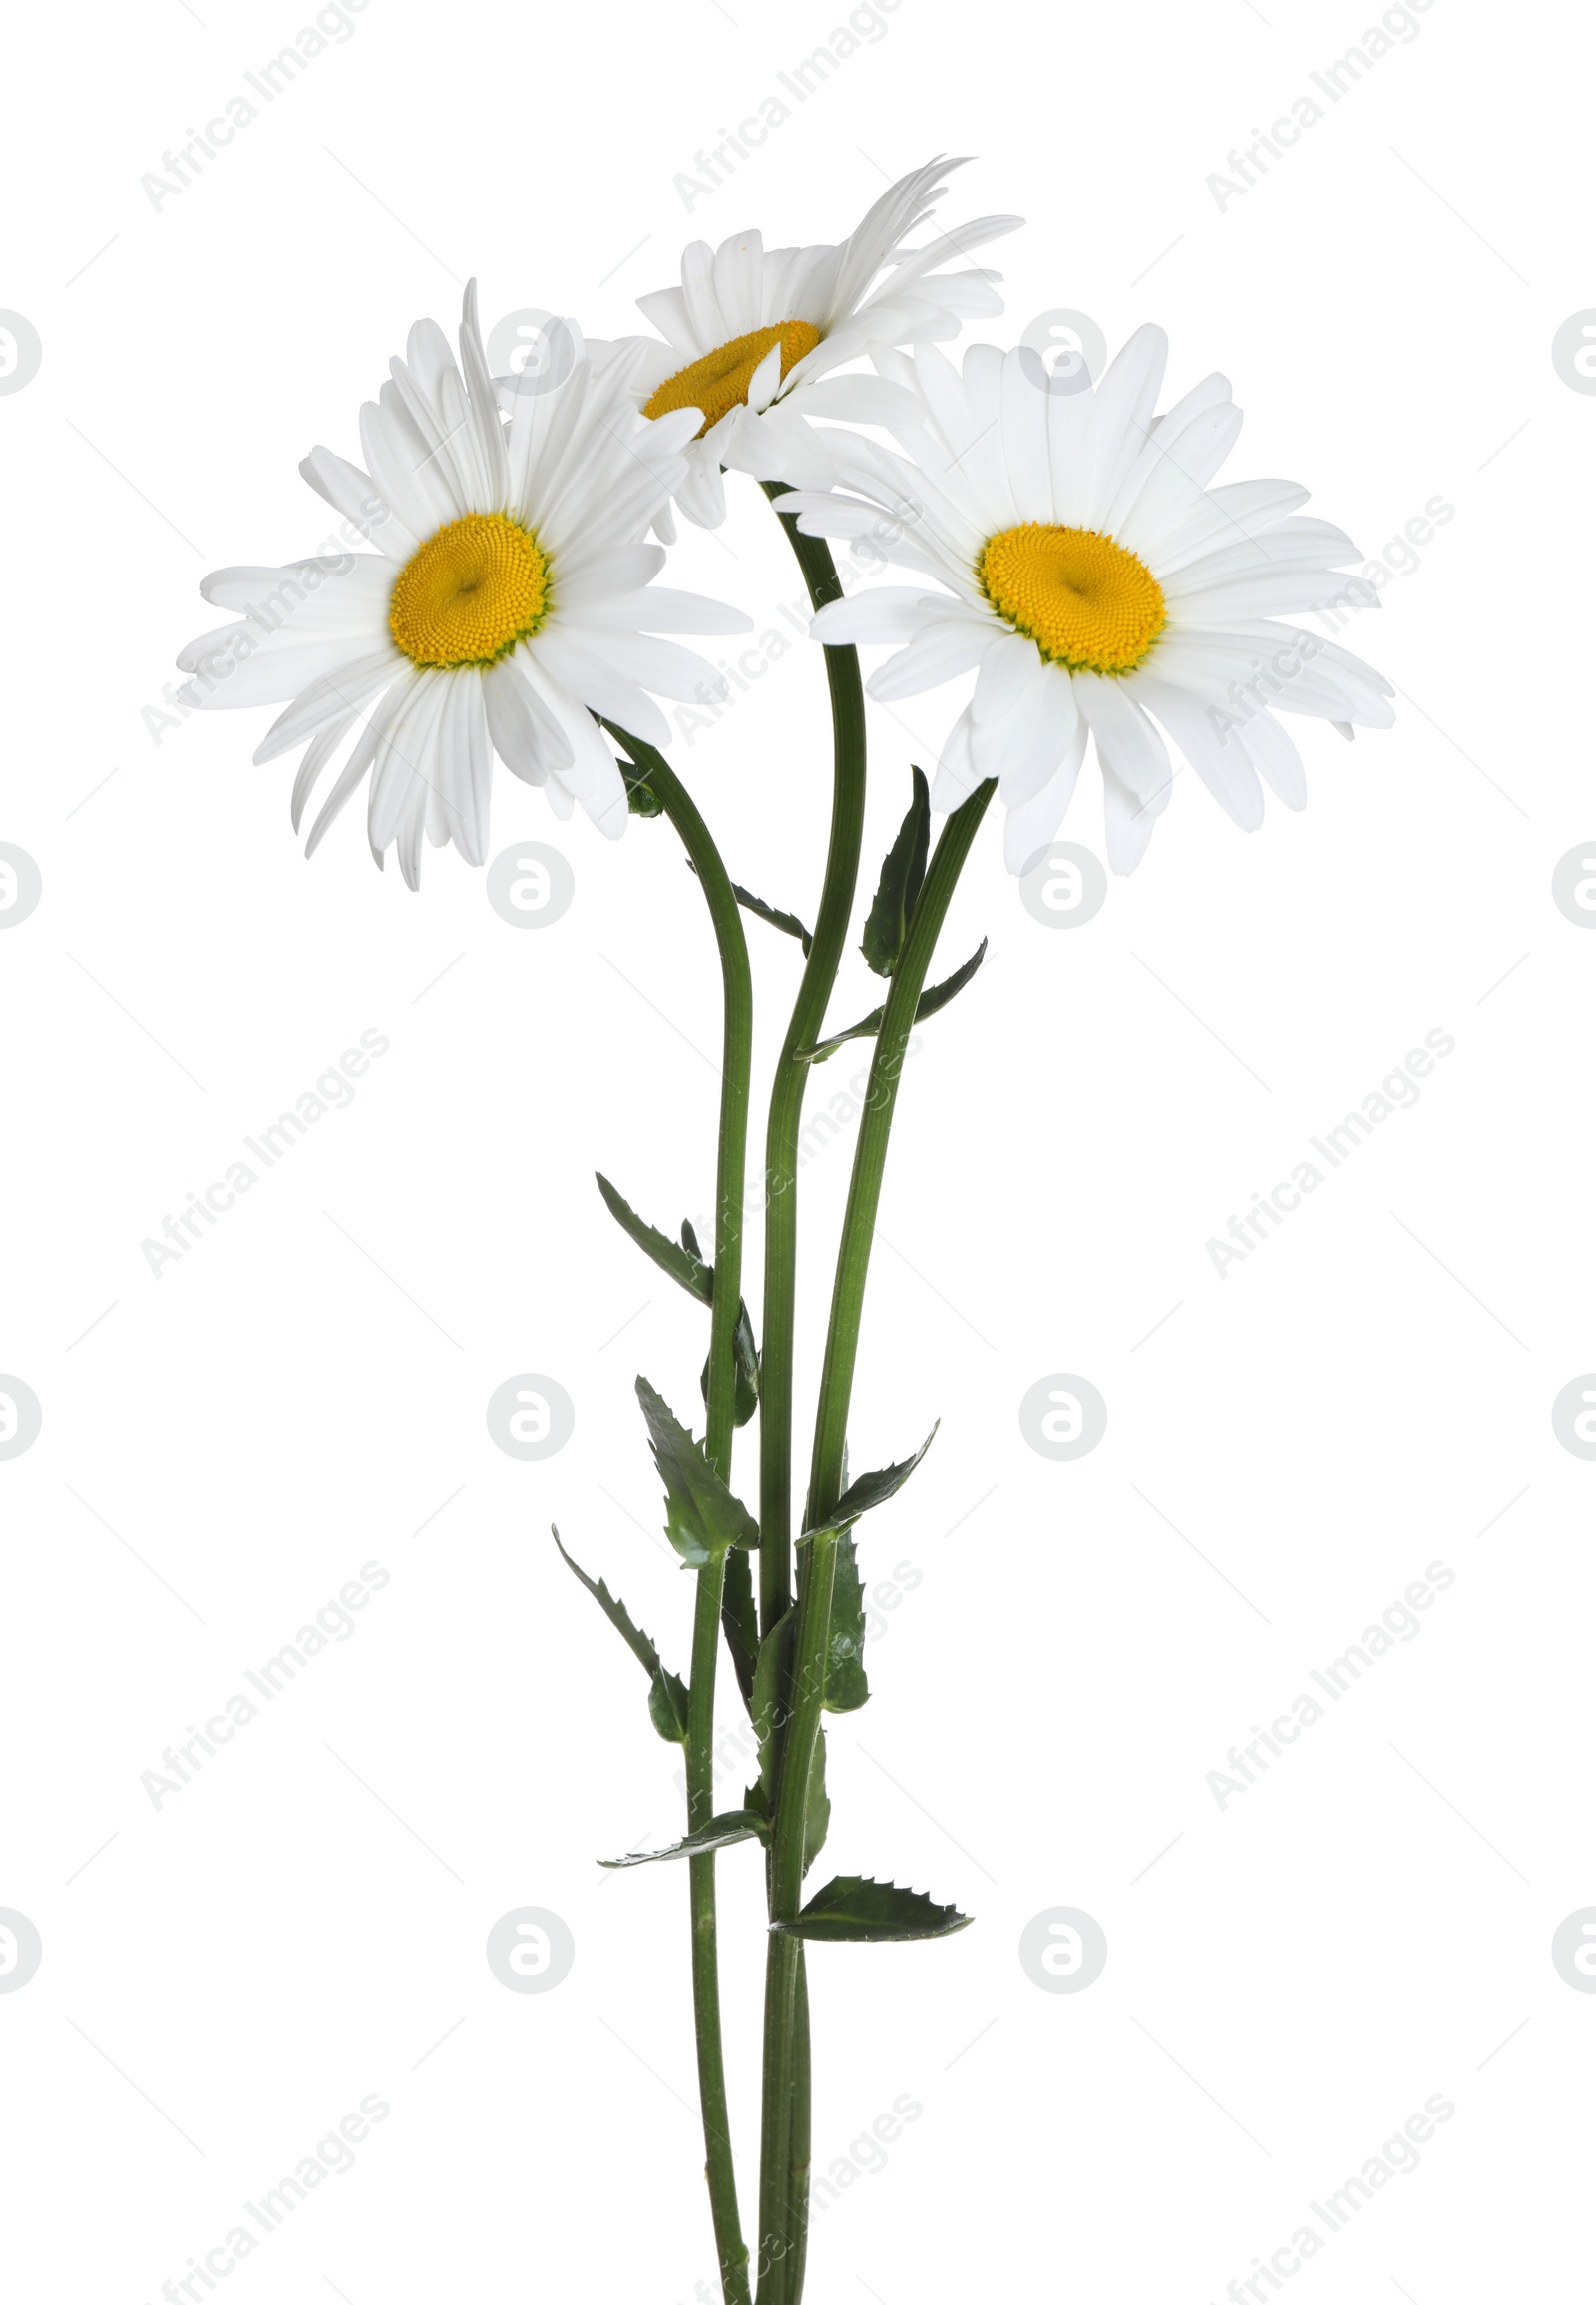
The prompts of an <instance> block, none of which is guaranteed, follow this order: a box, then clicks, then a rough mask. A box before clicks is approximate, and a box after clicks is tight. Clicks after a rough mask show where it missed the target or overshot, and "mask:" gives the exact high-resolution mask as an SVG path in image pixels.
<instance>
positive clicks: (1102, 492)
mask: <svg viewBox="0 0 1596 2305" xmlns="http://www.w3.org/2000/svg"><path fill="white" fill-rule="evenodd" d="M1166 351H1167V343H1166V339H1165V337H1164V334H1163V331H1162V330H1161V329H1158V328H1142V329H1140V330H1138V331H1137V333H1136V334H1135V335H1134V336H1133V337H1132V338H1131V340H1130V342H1129V343H1128V344H1127V345H1126V346H1125V348H1124V350H1123V351H1122V352H1121V353H1120V354H1119V356H1118V358H1117V359H1116V360H1115V361H1114V362H1113V363H1112V365H1111V366H1110V367H1109V368H1108V370H1107V372H1106V373H1105V375H1104V376H1103V379H1102V381H1101V383H1100V384H1098V385H1097V386H1096V388H1095V389H1094V390H1082V391H1075V392H1067V391H1065V392H1060V391H1056V390H1049V389H1048V388H1047V387H1048V378H1047V374H1046V371H1045V369H1044V368H1043V366H1042V364H1041V361H1040V360H1039V358H1038V357H1037V355H1036V354H1035V353H1033V352H1028V351H1024V350H1018V351H1013V352H1007V353H1004V352H1000V351H998V349H997V348H996V347H995V346H993V345H990V344H979V345H973V346H972V347H971V348H970V350H969V351H968V352H967V353H966V355H965V365H964V372H963V375H961V374H960V373H959V372H958V371H957V370H956V369H955V368H954V366H953V365H952V363H951V362H950V361H949V360H948V359H947V358H946V357H945V356H944V355H943V354H942V353H940V352H936V351H932V350H926V351H923V352H920V353H919V354H917V355H916V356H915V357H914V358H908V357H905V356H903V355H902V354H897V353H890V354H887V355H885V356H881V357H878V359H877V361H876V366H877V369H878V370H879V371H880V373H881V376H882V377H883V378H885V379H886V380H887V382H888V383H889V384H890V385H891V386H893V387H894V388H895V390H894V391H893V392H892V393H891V395H890V396H889V397H888V398H887V399H885V400H883V401H882V402H881V404H880V410H879V412H878V416H877V421H880V422H882V423H883V424H885V425H886V427H887V429H889V430H890V431H891V432H892V433H893V434H894V436H895V437H896V438H897V440H898V441H899V443H900V445H901V447H902V448H903V449H904V451H905V453H904V454H903V455H902V456H899V455H895V454H894V453H893V452H892V451H891V450H890V449H888V448H885V447H883V446H879V445H878V444H876V443H875V442H873V441H870V440H867V439H865V438H863V437H857V436H852V435H847V434H844V433H841V432H837V433H834V434H831V435H829V436H828V438H829V440H830V444H831V448H832V454H833V458H834V461H835V464H836V467H837V473H838V478H839V480H840V481H841V482H842V484H843V486H844V488H845V489H847V490H849V491H851V492H852V494H851V495H818V494H813V493H808V492H802V491H800V492H798V493H796V494H794V495H792V496H788V497H784V498H783V500H782V507H783V510H784V511H792V512H796V513H797V514H798V515H799V522H798V525H799V527H800V528H801V529H804V530H807V531H808V532H809V533H811V534H812V535H816V536H833V537H837V536H840V537H854V536H861V535H866V534H869V535H871V536H873V537H875V538H876V539H877V540H878V542H879V543H880V545H881V549H882V551H883V552H884V554H885V555H886V557H887V558H888V559H891V560H895V561H898V562H901V563H903V564H905V565H906V566H907V567H909V568H911V569H914V570H917V571H919V572H920V573H921V574H922V575H923V576H930V577H933V578H935V580H936V581H937V582H938V583H939V584H941V585H943V586H945V587H946V589H945V590H944V591H941V592H932V591H928V590H927V589H926V588H925V587H924V586H923V585H919V584H916V585H912V586H908V587H903V586H887V587H882V588H880V589H877V590H873V591H870V592H866V593H862V594H860V595H858V596H857V597H855V598H853V599H851V600H839V601H837V602H835V603H833V604H832V605H831V606H829V607H825V608H823V609H822V610H821V611H820V613H819V615H817V616H816V618H815V620H814V623H813V625H812V627H811V629H812V631H813V633H814V636H815V638H816V639H817V640H829V641H844V640H849V641H872V640H874V641H900V642H907V643H908V645H907V646H904V647H902V648H900V650H899V652H898V654H897V655H895V656H892V657H890V658H889V659H888V661H887V662H886V663H885V664H884V665H882V666H881V668H880V669H879V670H878V671H877V672H876V673H875V675H874V676H873V678H872V679H871V680H870V682H869V688H870V692H871V694H872V695H873V696H876V697H878V698H880V699H881V700H882V701H883V702H887V701H891V700H894V699H897V698H899V697H905V696H914V695H918V694H919V693H921V692H922V691H923V690H925V689H928V688H935V687H938V686H940V685H941V684H942V683H943V682H944V681H947V680H952V679H954V678H955V677H956V676H957V675H959V674H961V673H967V672H972V671H973V672H975V673H976V675H977V677H976V685H975V692H974V695H973V697H972V700H971V702H970V704H969V706H968V707H967V709H966V710H965V711H964V712H963V713H962V714H961V715H960V717H959V719H958V720H957V721H956V722H955V724H954V727H953V729H952V731H951V733H950V735H949V737H948V740H947V742H946V744H945V746H944V748H943V753H942V760H941V765H940V767H939V770H938V775H937V782H936V786H935V789H934V791H933V796H932V797H933V800H934V802H935V803H936V805H937V806H938V807H939V808H943V809H950V808H953V807H956V806H957V805H958V803H959V802H960V801H962V800H963V799H965V798H966V796H967V795H968V794H970V793H971V792H973V791H974V790H975V789H976V787H977V786H978V785H979V784H981V783H982V782H984V781H985V779H987V778H988V777H996V778H997V779H998V797H999V798H1000V799H1001V800H1002V802H1003V804H1004V806H1005V807H1006V809H1007V822H1006V827H1005V832H1004V855H1005V858H1006V861H1007V864H1008V867H1009V870H1010V871H1011V872H1015V873H1021V872H1023V871H1024V870H1025V869H1026V867H1027V866H1029V865H1031V864H1032V863H1034V862H1035V861H1036V859H1037V856H1038V854H1039V852H1040V851H1041V850H1043V849H1044V848H1045V847H1046V845H1047V843H1048V842H1049V841H1051V839H1052V838H1053V836H1054V834H1055V833H1056V832H1057V830H1058V827H1059V825H1060V824H1061V823H1062V821H1063V816H1064V811H1065V810H1066V809H1067V808H1068V806H1069V801H1070V797H1071V795H1072V793H1073V791H1074V787H1075V779H1076V776H1077V774H1078V772H1079V769H1080V763H1081V760H1082V757H1083V756H1084V753H1085V749H1086V738H1087V736H1088V734H1089V735H1091V736H1092V737H1093V738H1094V739H1095V743H1096V751H1097V762H1098V766H1099V767H1100V768H1101V770H1102V778H1103V810H1104V820H1105V829H1106V837H1107V848H1108V859H1109V862H1110V864H1111V865H1112V867H1113V869H1114V871H1115V872H1116V873H1129V872H1132V871H1134V869H1135V867H1136V866H1137V865H1138V864H1139V863H1140V861H1141V858H1142V856H1143V854H1144V853H1145V851H1146V847H1147V843H1148V841H1149V839H1150V838H1151V836H1152V828H1153V822H1154V819H1155V818H1156V817H1157V816H1158V815H1159V814H1160V813H1161V812H1162V810H1163V809H1164V808H1165V806H1166V805H1167V803H1168V800H1169V790H1170V784H1171V780H1172V776H1171V769H1170V764H1169V756H1168V753H1167V751H1166V749H1165V742H1164V738H1165V736H1166V735H1167V737H1168V738H1169V739H1170V740H1171V741H1172V742H1173V743H1174V744H1175V745H1176V746H1177V747H1178V749H1179V750H1180V751H1181V752H1182V753H1184V755H1185V757H1186V759H1187V761H1189V763H1190V764H1191V766H1192V767H1193V768H1194V769H1195V770H1196V772H1197V774H1198V776H1199V777H1200V778H1201V779H1202V781H1203V783H1204V784H1205V785H1207V787H1208V789H1209V791H1210V792H1211V793H1212V794H1213V795H1214V797H1215V799H1216V800H1217V801H1218V802H1219V804H1220V806H1221V807H1222V808H1223V809H1224V810H1225V811H1226V813H1227V815H1229V816H1231V817H1233V818H1234V820H1235V821H1236V823H1237V824H1239V825H1240V826H1242V827H1243V829H1244V830H1246V831H1249V832H1250V831H1253V830H1255V829H1256V827H1257V826H1258V825H1259V824H1261V823H1262V821H1263V814H1264V795H1263V787H1262V785H1261V784H1260V782H1259V779H1260V777H1262V778H1263V780H1264V783H1267V784H1268V786H1269V787H1270V789H1271V791H1273V792H1274V793H1275V794H1276V795H1277V796H1278V798H1280V799H1281V800H1283V801H1284V802H1285V803H1286V804H1287V806H1288V807H1290V808H1302V807H1303V806H1304V805H1305V803H1306V801H1307V797H1308V794H1307V786H1306V782H1305V779H1304V775H1303V766H1302V762H1301V760H1300V759H1299V757H1298V754H1297V750H1296V747H1295V746H1294V745H1293V743H1292V741H1291V739H1290V737H1289V736H1288V735H1287V734H1286V731H1285V730H1284V728H1283V727H1282V726H1281V724H1280V722H1279V720H1278V719H1277V718H1276V717H1275V715H1276V714H1277V713H1305V714H1307V715H1308V716H1309V717H1311V718H1314V719H1321V720H1329V721H1331V722H1333V723H1335V724H1336V725H1337V726H1338V727H1340V728H1341V730H1342V733H1343V734H1344V735H1346V736H1348V737H1350V736H1351V735H1352V731H1353V727H1354V725H1358V726H1362V727H1367V728H1385V727H1389V726H1390V724H1391V721H1392V717H1393V715H1392V709H1391V706H1390V705H1389V704H1388V703H1387V701H1386V699H1387V698H1388V697H1389V696H1390V695H1391V694H1392V693H1393V691H1392V688H1391V684H1390V683H1389V682H1388V681H1386V680H1384V679H1382V678H1381V676H1380V674H1379V673H1378V672H1374V671H1371V669H1370V668H1369V666H1368V665H1367V664H1363V663H1360V661H1359V660H1358V658H1357V657H1356V656H1352V655H1349V654H1348V652H1347V650H1346V649H1345V648H1340V647H1338V646H1337V645H1336V644H1335V643H1334V642H1333V641H1331V640H1329V639H1325V638H1322V637H1321V636H1320V635H1319V634H1318V633H1314V632H1306V631H1302V630H1300V629H1298V627H1296V626H1295V625H1292V624H1286V623H1281V622H1278V621H1276V619H1277V618H1278V617H1280V616H1283V615H1290V614H1292V613H1293V612H1295V611H1298V610H1303V609H1313V608H1318V607H1321V606H1323V605H1324V604H1325V603H1326V602H1327V601H1328V600H1330V599H1331V598H1332V597H1333V596H1334V595H1335V594H1336V592H1337V590H1338V580H1337V578H1336V577H1335V576H1333V575H1332V573H1331V572H1332V571H1333V570H1336V569H1339V568H1342V567H1344V566H1345V565H1346V564H1347V563H1349V562H1352V561H1356V560H1357V559H1358V558H1359V555H1358V553H1357V551H1356V549H1355V548H1354V546H1353V544H1352V543H1351V541H1350V540H1349V539H1348V538H1347V537H1345V536H1343V534H1342V533H1341V531H1340V530H1339V529H1335V528H1331V527H1330V526H1329V525H1328V523H1326V522H1324V521H1319V520H1310V519H1306V518H1303V517H1301V516H1300V515H1299V514H1298V509H1297V508H1298V507H1299V506H1300V505H1303V504H1305V503H1306V502H1307V498H1308V491H1307V490H1306V489H1304V488H1298V487H1296V486H1295V485H1294V484H1293V483H1292V482H1290V481H1283V480H1257V481H1239V482H1231V483H1228V484H1226V485H1225V486H1223V487H1219V488H1210V487H1209V486H1208V483H1209V481H1210V480H1211V479H1212V477H1213V475H1214V474H1215V473H1216V472H1217V471H1218V470H1219V467H1220V466H1221V465H1222V464H1223V462H1224V460H1225V458H1226V456H1227V455H1228V454H1229V453H1230V450H1231V448H1232V446H1233V445H1234V443H1235V440H1236V436H1237V434H1238V433H1239V432H1240V430H1241V411H1240V410H1239V409H1238V408H1236V407H1234V406H1233V405H1232V402H1231V397H1230V386H1229V385H1228V384H1227V383H1226V381H1225V379H1224V378H1223V377H1222V376H1210V377H1208V378H1206V379H1205V380H1204V382H1203V383H1201V384H1199V385H1197V386H1196V387H1195V388H1194V389H1193V390H1192V391H1190V392H1188V393H1187V394H1186V396H1185V398H1184V399H1183V400H1180V401H1178V402H1177V403H1176V404H1175V406H1174V407H1173V408H1171V409H1170V410H1168V411H1167V413H1166V414H1164V415H1163V416H1159V417H1155V416H1154V414H1153V407H1154V403H1155V402H1156V400H1157V397H1158V389H1159V385H1160V384H1161V382H1162V380H1163V373H1164V359H1165V354H1166ZM884 514H885V515H886V518H885V519H884V517H883V516H884ZM1346 583H1347V579H1346V578H1345V577H1344V578H1342V579H1341V589H1342V590H1345V588H1346ZM950 595H951V597H950ZM1155 723H1156V724H1157V725H1155ZM1160 727H1161V728H1162V730H1163V732H1164V733H1163V734H1162V735H1161V734H1160V733H1159V730H1160Z"/></svg>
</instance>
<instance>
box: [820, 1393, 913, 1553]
mask: <svg viewBox="0 0 1596 2305" xmlns="http://www.w3.org/2000/svg"><path fill="white" fill-rule="evenodd" d="M941 1425H942V1419H941V1417H939V1418H938V1419H937V1422H936V1423H935V1424H934V1425H933V1426H932V1428H931V1430H930V1432H928V1433H927V1435H926V1437H925V1439H924V1440H923V1441H922V1442H921V1444H920V1446H919V1447H918V1448H917V1449H916V1451H915V1453H914V1455H913V1456H909V1457H905V1459H904V1461H903V1463H902V1464H889V1465H884V1466H883V1468H882V1470H881V1471H880V1472H862V1473H861V1474H860V1476H859V1478H858V1479H857V1480H856V1481H851V1482H850V1483H849V1485H848V1487H847V1488H845V1489H844V1490H843V1492H842V1495H841V1496H840V1497H839V1498H838V1499H837V1502H836V1504H835V1506H834V1507H833V1509H832V1511H831V1512H830V1513H828V1514H827V1516H826V1518H825V1519H824V1520H823V1521H820V1522H818V1523H817V1524H816V1526H815V1527H814V1528H812V1529H805V1531H804V1533H803V1535H802V1536H801V1537H800V1538H799V1539H798V1542H799V1543H800V1544H801V1545H807V1544H808V1543H809V1542H810V1540H811V1538H814V1537H822V1536H825V1535H826V1534H827V1532H828V1531H829V1530H832V1529H850V1528H852V1527H853V1524H854V1522H855V1521H857V1520H858V1519H859V1517H860V1515H861V1514H862V1513H868V1512H870V1511H871V1510H872V1509H873V1508H874V1507H875V1506H876V1505H884V1504H885V1503H886V1502H887V1499H888V1498H889V1497H895V1496H896V1495H897V1494H898V1491H899V1490H900V1489H901V1488H902V1487H903V1485H904V1482H905V1481H906V1480H907V1479H908V1478H909V1476H910V1474H911V1473H912V1472H913V1471H914V1469H915V1467H916V1465H917V1464H919V1462H920V1460H921V1458H922V1457H923V1456H924V1455H925V1453H926V1451H927V1449H928V1448H930V1446H931V1444H932V1442H933V1441H934V1440H935V1439H936V1437H937V1434H938V1432H939V1430H940V1429H941Z"/></svg>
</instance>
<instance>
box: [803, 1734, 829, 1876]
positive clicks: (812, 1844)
mask: <svg viewBox="0 0 1596 2305" xmlns="http://www.w3.org/2000/svg"><path fill="white" fill-rule="evenodd" d="M830 1830H831V1800H830V1797H829V1796H828V1794H827V1791H826V1731H825V1729H823V1728H822V1729H816V1730H815V1757H814V1761H813V1763H812V1764H811V1767H810V1770H809V1799H808V1802H807V1803H806V1805H805V1808H804V1871H805V1872H806V1873H807V1872H808V1870H809V1868H810V1866H811V1865H812V1864H813V1863H814V1861H815V1859H816V1857H818V1856H819V1854H820V1852H821V1850H822V1849H823V1848H824V1847H825V1845H826V1835H827V1833H828V1832H829V1831H830Z"/></svg>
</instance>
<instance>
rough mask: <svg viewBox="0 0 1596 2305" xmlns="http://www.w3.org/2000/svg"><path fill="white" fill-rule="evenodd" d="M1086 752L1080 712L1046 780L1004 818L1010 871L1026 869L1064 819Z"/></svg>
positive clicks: (1004, 844) (1017, 871)
mask: <svg viewBox="0 0 1596 2305" xmlns="http://www.w3.org/2000/svg"><path fill="white" fill-rule="evenodd" d="M1085 752H1086V723H1085V721H1084V720H1082V719H1081V718H1080V716H1079V714H1078V713H1077V714H1076V717H1075V733H1074V736H1073V738H1072V740H1071V741H1070V743H1069V744H1068V746H1067V747H1066V749H1065V751H1064V753H1063V756H1062V758H1061V759H1060V760H1059V763H1058V765H1057V767H1056V768H1055V769H1054V770H1053V772H1052V774H1051V776H1049V778H1048V779H1047V782H1046V783H1045V784H1044V785H1043V786H1042V788H1041V790H1040V791H1039V792H1036V793H1033V794H1032V795H1031V797H1030V799H1028V800H1025V801H1021V802H1019V803H1018V804H1017V806H1015V807H1013V808H1011V809H1010V810H1009V811H1008V814H1007V816H1006V817H1005V818H1004V820H1003V863H1004V864H1005V865H1006V866H1007V868H1008V870H1009V871H1010V872H1011V873H1024V872H1026V871H1027V870H1028V869H1029V867H1030V866H1031V865H1033V864H1034V863H1035V861H1036V853H1037V851H1038V850H1039V849H1044V848H1046V846H1047V844H1048V842H1049V841H1050V840H1051V839H1052V837H1053V835H1054V834H1055V833H1056V832H1057V830H1058V828H1059V826H1060V825H1061V824H1062V823H1063V821H1064V815H1065V812H1066V811H1067V809H1068V807H1069V804H1070V801H1071V800H1072V799H1073V798H1074V793H1075V780H1076V778H1077V777H1078V776H1079V774H1080V764H1081V761H1082V760H1083V759H1084V757H1085Z"/></svg>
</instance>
